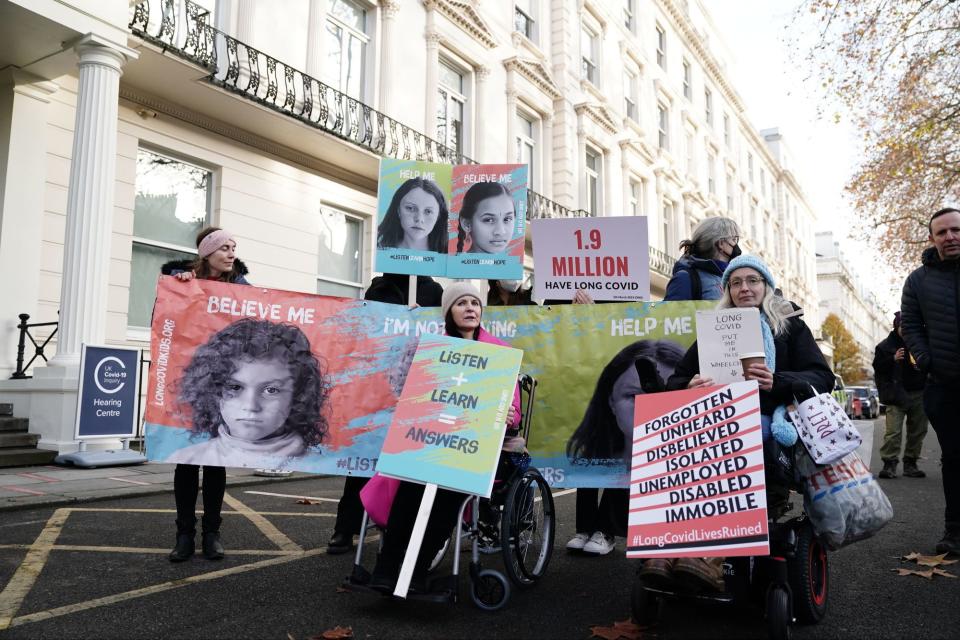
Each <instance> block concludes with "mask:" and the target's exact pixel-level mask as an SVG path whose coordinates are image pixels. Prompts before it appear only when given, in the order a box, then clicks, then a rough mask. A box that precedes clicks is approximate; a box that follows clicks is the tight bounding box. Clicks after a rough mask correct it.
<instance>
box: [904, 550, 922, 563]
mask: <svg viewBox="0 0 960 640" xmlns="http://www.w3.org/2000/svg"><path fill="white" fill-rule="evenodd" d="M919 557H920V554H919V553H917V552H916V551H913V552H911V553H908V554H907V555H905V556H900V559H901V560H906V561H907V562H909V561H910V560H916V559H917V558H919Z"/></svg>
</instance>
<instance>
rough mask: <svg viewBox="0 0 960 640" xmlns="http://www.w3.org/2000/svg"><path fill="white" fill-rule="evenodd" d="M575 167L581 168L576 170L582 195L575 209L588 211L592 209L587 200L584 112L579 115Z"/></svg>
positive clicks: (578, 196)
mask: <svg viewBox="0 0 960 640" xmlns="http://www.w3.org/2000/svg"><path fill="white" fill-rule="evenodd" d="M573 166H574V167H579V170H577V169H575V171H577V173H579V175H580V179H579V180H577V185H578V186H579V189H580V193H579V194H577V198H576V203H577V205H576V206H575V207H574V208H575V209H587V210H589V208H590V202H589V201H588V200H587V171H586V169H587V131H586V129H584V127H583V112H582V111H580V112H578V113H577V157H576V158H574V160H573Z"/></svg>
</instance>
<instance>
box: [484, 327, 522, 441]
mask: <svg viewBox="0 0 960 640" xmlns="http://www.w3.org/2000/svg"><path fill="white" fill-rule="evenodd" d="M477 342H486V343H489V344H497V345H500V346H501V347H509V346H510V345H509V344H507V343H506V342H504V341H503V340H501V339H500V338H497V337H495V336H493V335H491V334H490V332H489V331H487V330H486V329H484V328H483V327H480V329H479V330H478V333H477ZM513 411H514V420H513V423H512V424H508V425H507V428H508V429H517V428H519V427H520V383H519V382H518V383H517V386H516V387H514V389H513Z"/></svg>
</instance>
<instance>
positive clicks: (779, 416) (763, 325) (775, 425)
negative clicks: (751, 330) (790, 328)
mask: <svg viewBox="0 0 960 640" xmlns="http://www.w3.org/2000/svg"><path fill="white" fill-rule="evenodd" d="M760 332H761V333H762V334H763V353H764V357H765V358H766V361H767V368H768V369H770V371H776V370H777V345H776V343H775V342H774V341H773V329H772V328H771V327H770V321H769V320H768V319H767V314H765V313H764V312H763V310H762V309H761V310H760ZM770 434H771V435H772V436H773V437H774V439H775V440H776V441H777V442H779V443H780V444H782V445H783V446H785V447H792V446H793V445H794V444H795V443H796V442H797V429H796V427H794V426H793V423H792V422H790V421H789V420H787V407H786V405H780V406H779V407H777V408H776V409H774V410H773V417H772V419H771V421H770Z"/></svg>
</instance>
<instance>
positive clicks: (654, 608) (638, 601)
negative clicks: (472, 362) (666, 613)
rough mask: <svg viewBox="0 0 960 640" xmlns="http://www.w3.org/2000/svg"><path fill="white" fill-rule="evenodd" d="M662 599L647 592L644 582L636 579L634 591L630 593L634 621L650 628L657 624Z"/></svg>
mask: <svg viewBox="0 0 960 640" xmlns="http://www.w3.org/2000/svg"><path fill="white" fill-rule="evenodd" d="M659 609H660V598H658V597H657V596H655V595H654V594H652V593H650V592H649V591H647V589H646V587H644V585H643V580H640V579H639V578H635V579H634V581H633V591H631V592H630V612H631V613H632V614H633V621H634V622H635V623H637V624H638V625H640V626H642V627H649V626H651V625H654V624H656V623H657V618H658V617H659V614H660V611H659Z"/></svg>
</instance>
